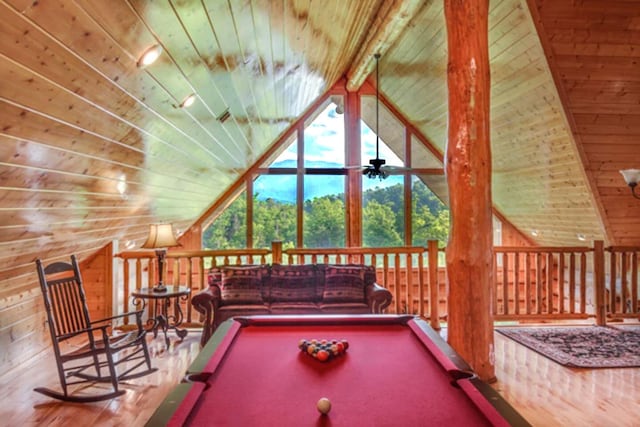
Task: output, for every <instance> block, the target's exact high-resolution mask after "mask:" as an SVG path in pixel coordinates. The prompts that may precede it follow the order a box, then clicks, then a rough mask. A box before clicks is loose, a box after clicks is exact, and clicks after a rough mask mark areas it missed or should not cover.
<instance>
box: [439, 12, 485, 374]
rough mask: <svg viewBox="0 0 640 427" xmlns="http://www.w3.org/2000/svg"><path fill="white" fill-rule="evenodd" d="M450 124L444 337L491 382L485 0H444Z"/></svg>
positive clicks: (447, 170) (446, 160)
mask: <svg viewBox="0 0 640 427" xmlns="http://www.w3.org/2000/svg"><path fill="white" fill-rule="evenodd" d="M444 10H445V18H446V25H447V38H448V51H449V62H448V66H447V84H448V89H449V123H448V126H449V128H448V140H447V147H446V158H445V168H446V169H445V170H446V174H447V183H448V188H449V201H450V205H449V208H450V212H451V229H450V233H449V243H448V246H447V274H448V278H449V298H448V300H449V303H448V304H449V306H448V341H449V343H450V344H451V346H452V347H453V348H454V349H455V350H456V351H457V352H458V353H459V354H460V355H461V356H462V357H463V358H464V359H465V360H466V361H467V362H468V363H469V364H470V365H471V367H472V368H473V369H474V370H475V371H476V373H477V374H478V376H479V377H480V378H481V379H483V380H485V381H495V367H494V364H493V357H494V345H493V315H492V310H491V288H490V286H491V282H492V275H493V269H492V263H493V255H492V251H493V230H492V217H491V204H492V202H491V146H490V140H489V92H490V78H489V59H488V51H489V47H488V13H489V1H488V0H445V2H444Z"/></svg>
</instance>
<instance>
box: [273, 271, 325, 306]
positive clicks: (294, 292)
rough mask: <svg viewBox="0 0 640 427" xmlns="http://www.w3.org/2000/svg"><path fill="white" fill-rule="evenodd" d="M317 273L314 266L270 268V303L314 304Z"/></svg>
mask: <svg viewBox="0 0 640 427" xmlns="http://www.w3.org/2000/svg"><path fill="white" fill-rule="evenodd" d="M316 278H317V272H316V268H315V266H314V265H279V264H274V265H273V266H271V279H270V280H271V286H270V288H271V294H270V301H275V302H314V301H315V300H316V299H317V298H316V296H317V295H316V286H317V279H316Z"/></svg>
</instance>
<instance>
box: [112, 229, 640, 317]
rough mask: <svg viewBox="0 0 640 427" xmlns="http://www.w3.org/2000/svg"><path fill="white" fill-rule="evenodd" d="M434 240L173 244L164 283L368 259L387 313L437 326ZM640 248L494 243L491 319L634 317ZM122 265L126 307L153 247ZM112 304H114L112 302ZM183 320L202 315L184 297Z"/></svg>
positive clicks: (443, 298) (440, 305)
mask: <svg viewBox="0 0 640 427" xmlns="http://www.w3.org/2000/svg"><path fill="white" fill-rule="evenodd" d="M442 252H443V249H438V242H437V241H430V242H429V243H428V246H427V247H422V246H416V247H393V248H326V249H298V248H294V249H284V250H283V249H282V245H281V244H280V243H279V242H274V243H273V244H272V247H271V248H270V249H237V250H216V251H210V250H205V251H170V252H169V253H167V257H166V259H167V262H166V263H165V272H164V277H165V283H167V284H174V285H177V284H180V285H183V286H188V287H189V288H190V289H191V290H192V294H195V293H197V292H199V291H200V290H202V289H204V288H205V287H206V286H208V284H207V271H208V269H209V268H210V267H211V266H219V265H242V264H271V263H279V264H305V263H335V264H349V263H356V264H367V265H375V266H376V268H377V282H378V283H379V284H380V285H382V286H384V287H386V288H387V289H389V290H390V291H391V293H392V294H393V296H394V298H393V303H392V304H391V306H390V307H389V309H388V312H390V313H410V314H416V315H420V316H422V317H424V318H427V319H429V320H430V323H431V325H432V326H434V327H436V328H439V327H440V322H441V321H446V318H447V294H448V286H449V284H448V281H447V277H446V269H445V267H444V263H443V262H442V261H440V262H439V261H438V260H439V258H440V259H441V258H442V257H441V256H439V255H442ZM638 252H640V247H609V248H606V249H605V248H604V247H603V245H602V242H594V246H593V247H587V246H585V247H495V248H494V272H493V273H494V274H493V275H494V278H493V279H494V280H493V284H492V285H493V288H492V295H493V307H492V308H493V312H494V318H495V320H513V321H523V320H539V321H542V320H563V319H584V318H591V317H592V318H595V320H596V322H597V323H598V324H605V323H606V321H607V319H622V318H638V316H639V314H640V313H639V309H640V301H639V296H638V274H639V271H638ZM117 256H118V258H119V259H120V260H121V271H119V272H116V274H115V276H116V278H117V283H119V284H121V286H122V288H121V289H119V291H121V292H120V304H121V305H119V307H122V310H123V311H126V310H129V309H131V308H133V307H131V304H132V302H131V296H130V295H131V291H132V290H135V289H139V288H141V287H145V286H148V284H150V283H151V284H153V283H154V281H155V276H156V256H155V253H154V252H151V251H128V252H122V253H120V254H118V255H117ZM114 305H115V304H114ZM183 310H184V312H185V313H186V315H185V318H186V322H187V323H188V324H192V325H197V324H198V323H199V321H200V319H199V318H198V316H197V313H193V312H192V308H191V305H190V304H189V303H188V302H185V303H184V306H183Z"/></svg>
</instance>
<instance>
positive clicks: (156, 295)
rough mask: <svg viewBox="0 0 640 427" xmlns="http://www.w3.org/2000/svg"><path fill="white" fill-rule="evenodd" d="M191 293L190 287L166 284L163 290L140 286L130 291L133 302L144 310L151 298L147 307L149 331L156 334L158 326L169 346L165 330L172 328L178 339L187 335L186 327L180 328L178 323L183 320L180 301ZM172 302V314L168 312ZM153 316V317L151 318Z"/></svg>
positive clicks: (154, 335)
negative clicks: (156, 290)
mask: <svg viewBox="0 0 640 427" xmlns="http://www.w3.org/2000/svg"><path fill="white" fill-rule="evenodd" d="M190 294H191V289H189V288H188V287H186V286H167V290H166V291H164V292H154V290H153V288H141V289H137V290H135V291H133V292H131V297H132V298H133V304H135V305H138V303H141V304H142V309H143V310H144V309H145V307H146V306H147V301H149V303H150V302H151V300H153V302H154V303H153V304H151V305H150V307H149V320H148V322H149V323H153V324H152V325H151V328H150V329H149V330H150V331H153V337H154V338H156V337H157V336H158V328H160V329H162V332H164V339H165V341H166V342H167V347H169V337H168V336H167V331H168V330H169V329H173V330H175V332H176V335H177V336H178V337H179V338H180V341H182V340H183V339H184V337H186V336H187V332H189V331H187V330H186V329H180V328H179V327H180V325H181V324H182V321H183V320H184V314H183V313H182V307H181V306H180V301H186V300H187V299H188V298H189V295H190ZM172 304H173V306H174V309H173V314H169V308H170V307H171V305H172ZM152 316H153V318H151V317H152Z"/></svg>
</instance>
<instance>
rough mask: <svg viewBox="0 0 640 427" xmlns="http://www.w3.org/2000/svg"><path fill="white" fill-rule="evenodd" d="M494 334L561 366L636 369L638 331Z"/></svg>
mask: <svg viewBox="0 0 640 427" xmlns="http://www.w3.org/2000/svg"><path fill="white" fill-rule="evenodd" d="M496 331H497V332H499V333H501V334H502V335H505V336H507V337H509V338H511V339H513V340H515V341H516V342H518V343H520V344H522V345H525V346H527V347H529V348H530V349H532V350H535V351H537V352H538V353H540V354H542V355H543V356H545V357H548V358H549V359H551V360H554V361H555V362H558V363H559V364H561V365H564V366H569V367H573V368H630V367H640V327H620V328H616V327H606V326H575V327H565V326H552V327H528V328H511V327H507V328H498V329H496Z"/></svg>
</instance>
